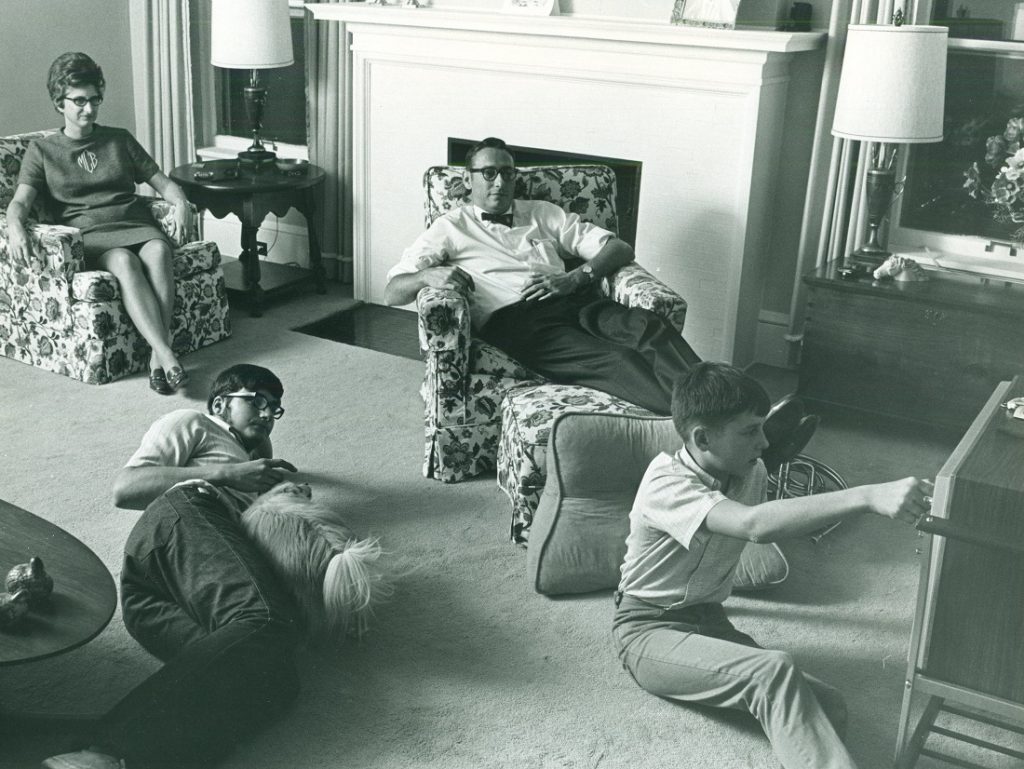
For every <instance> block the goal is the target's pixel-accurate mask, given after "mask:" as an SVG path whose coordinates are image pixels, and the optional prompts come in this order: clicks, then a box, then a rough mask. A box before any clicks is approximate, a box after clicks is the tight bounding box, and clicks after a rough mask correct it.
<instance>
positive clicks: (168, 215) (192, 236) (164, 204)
mask: <svg viewBox="0 0 1024 769" xmlns="http://www.w3.org/2000/svg"><path fill="white" fill-rule="evenodd" d="M140 197H142V199H143V200H144V201H145V202H146V204H147V205H148V206H149V211H150V213H152V214H153V218H154V219H156V223H157V224H158V225H159V227H160V229H161V230H163V232H164V235H166V236H167V237H169V238H171V241H172V242H173V243H174V245H175V246H179V247H180V246H183V245H185V244H186V243H191V242H193V241H195V240H199V211H198V209H197V208H196V207H195V206H194V205H192V204H191V203H189V204H188V206H189V208H191V209H192V229H191V230H190V231H189V232H187V233H186V234H185V237H184V240H182V241H181V242H179V241H178V240H177V239H175V238H173V237H172V236H171V222H173V221H174V204H173V203H170V202H168V201H166V200H164V199H163V198H148V197H143V196H140Z"/></svg>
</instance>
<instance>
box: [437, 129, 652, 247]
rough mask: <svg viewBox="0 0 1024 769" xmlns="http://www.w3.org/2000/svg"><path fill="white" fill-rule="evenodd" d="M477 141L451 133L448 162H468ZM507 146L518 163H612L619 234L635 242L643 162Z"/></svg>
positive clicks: (634, 243) (609, 164)
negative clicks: (469, 153)
mask: <svg viewBox="0 0 1024 769" xmlns="http://www.w3.org/2000/svg"><path fill="white" fill-rule="evenodd" d="M477 141H478V140H475V139H456V138H451V137H449V139H448V161H447V162H448V164H449V165H463V164H464V163H465V162H466V152H468V151H469V148H470V147H472V146H473V145H474V144H476V143H477ZM508 147H509V149H510V150H511V151H512V153H513V154H514V155H515V158H516V165H520V166H542V165H552V166H557V165H565V164H568V163H595V164H601V165H605V166H608V167H610V168H611V169H612V170H613V171H614V172H615V188H616V194H615V208H616V212H617V214H618V217H619V237H620V238H621V239H622V240H624V241H626V242H627V243H629V245H630V246H636V219H637V210H638V207H639V205H640V171H641V168H642V167H643V163H641V162H640V161H639V160H626V159H624V158H610V157H601V156H600V155H582V154H579V153H575V152H563V151H561V150H548V149H542V148H539V147H519V146H516V145H513V144H510V145H508Z"/></svg>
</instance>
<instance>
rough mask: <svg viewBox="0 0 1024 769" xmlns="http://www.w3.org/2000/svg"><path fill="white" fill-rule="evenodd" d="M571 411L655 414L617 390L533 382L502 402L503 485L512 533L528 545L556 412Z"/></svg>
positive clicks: (500, 455)
mask: <svg viewBox="0 0 1024 769" xmlns="http://www.w3.org/2000/svg"><path fill="white" fill-rule="evenodd" d="M569 412H586V413H600V414H630V415H635V416H644V417H652V416H655V415H654V414H653V413H652V412H650V411H648V410H647V409H644V408H640V407H639V406H636V405H634V404H632V403H628V402H626V401H624V400H622V399H621V398H616V397H615V396H614V395H609V394H608V393H604V392H601V391H599V390H594V389H591V388H589V387H581V386H579V385H560V384H551V383H545V384H532V385H531V384H528V385H522V386H518V387H513V388H512V389H510V390H508V391H507V392H506V393H505V395H504V397H503V398H502V401H501V442H500V443H499V444H498V485H499V486H500V487H501V488H502V489H503V490H504V492H505V493H506V494H507V495H508V498H509V500H510V501H511V502H512V529H511V537H512V540H513V541H514V542H517V543H519V544H525V543H526V541H527V538H528V536H529V530H530V524H531V523H532V522H533V513H534V511H535V510H536V509H537V504H538V503H539V502H540V494H541V491H543V489H544V482H545V481H546V480H547V469H546V458H547V447H548V438H549V436H550V434H551V426H552V424H554V421H555V417H557V416H558V415H559V414H564V413H569Z"/></svg>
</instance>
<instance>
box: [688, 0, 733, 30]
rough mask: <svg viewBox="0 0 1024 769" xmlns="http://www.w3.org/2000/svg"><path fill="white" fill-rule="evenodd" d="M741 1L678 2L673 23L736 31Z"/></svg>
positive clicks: (700, 0)
mask: <svg viewBox="0 0 1024 769" xmlns="http://www.w3.org/2000/svg"><path fill="white" fill-rule="evenodd" d="M739 10H740V0H676V2H675V5H674V6H673V7H672V19H671V21H672V23H673V24H685V25H687V26H691V27H713V28H716V29H735V28H736V15H737V14H738V13H739Z"/></svg>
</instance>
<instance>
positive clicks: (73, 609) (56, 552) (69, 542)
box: [0, 500, 117, 666]
mask: <svg viewBox="0 0 1024 769" xmlns="http://www.w3.org/2000/svg"><path fill="white" fill-rule="evenodd" d="M33 556H38V557H40V558H42V560H43V565H44V567H45V568H46V571H47V573H48V574H49V575H50V576H51V577H53V593H52V594H51V595H50V598H49V601H48V602H47V603H46V604H44V605H43V606H39V607H33V608H32V609H31V610H30V611H29V613H28V615H27V616H26V617H25V618H24V619H23V620H22V621H21V623H19V624H18V625H17V626H15V627H14V628H10V629H8V630H2V631H0V666H3V665H13V664H16V663H19V662H30V661H32V660H38V659H42V658H44V657H52V656H53V655H55V654H60V653H62V652H66V651H70V650H71V649H74V648H76V647H78V646H81V645H82V644H84V643H86V642H88V641H91V640H92V639H93V638H95V637H96V636H97V635H99V633H100V631H101V630H103V628H105V627H106V626H107V623H108V622H110V618H111V617H112V616H113V615H114V609H115V608H116V607H117V588H116V587H115V585H114V578H113V577H112V576H111V574H110V572H109V571H108V570H107V567H106V566H105V565H104V564H103V562H102V561H101V560H100V559H99V557H98V556H97V555H96V554H95V553H94V552H93V551H92V550H90V549H89V548H88V547H86V546H85V545H84V544H83V543H82V542H80V541H79V540H78V539H76V538H75V537H73V536H72V535H71V534H68V532H66V531H64V529H62V528H60V527H59V526H55V525H54V524H52V523H50V522H49V521H46V520H44V519H42V518H40V517H39V516H38V515H33V514H32V513H30V512H28V511H27V510H22V509H21V508H20V507H16V506H15V505H12V504H10V503H8V502H4V501H3V500H0V579H4V578H6V576H7V572H9V571H10V570H11V568H12V567H13V566H16V565H17V564H19V563H26V562H28V560H29V559H30V558H31V557H33ZM2 587H3V585H0V588H2Z"/></svg>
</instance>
